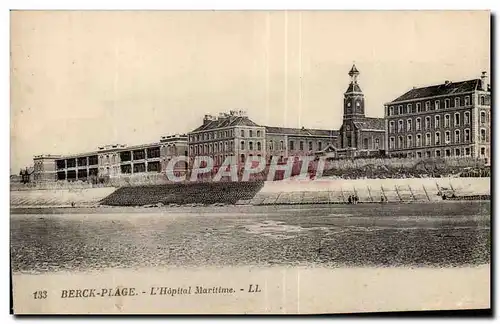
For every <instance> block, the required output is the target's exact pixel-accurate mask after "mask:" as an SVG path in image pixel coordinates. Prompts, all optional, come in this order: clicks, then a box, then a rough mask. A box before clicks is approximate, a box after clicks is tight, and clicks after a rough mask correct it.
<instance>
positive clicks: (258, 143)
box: [257, 142, 262, 151]
mask: <svg viewBox="0 0 500 324" xmlns="http://www.w3.org/2000/svg"><path fill="white" fill-rule="evenodd" d="M260 150H262V146H261V144H260V142H257V151H260Z"/></svg>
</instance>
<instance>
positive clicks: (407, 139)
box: [406, 135, 412, 148]
mask: <svg viewBox="0 0 500 324" xmlns="http://www.w3.org/2000/svg"><path fill="white" fill-rule="evenodd" d="M411 144H412V137H411V135H408V136H407V138H406V148H411Z"/></svg>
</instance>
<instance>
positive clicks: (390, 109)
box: [389, 106, 394, 116]
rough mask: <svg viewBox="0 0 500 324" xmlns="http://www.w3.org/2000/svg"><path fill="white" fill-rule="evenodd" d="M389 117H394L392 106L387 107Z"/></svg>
mask: <svg viewBox="0 0 500 324" xmlns="http://www.w3.org/2000/svg"><path fill="white" fill-rule="evenodd" d="M389 116H394V106H390V107H389Z"/></svg>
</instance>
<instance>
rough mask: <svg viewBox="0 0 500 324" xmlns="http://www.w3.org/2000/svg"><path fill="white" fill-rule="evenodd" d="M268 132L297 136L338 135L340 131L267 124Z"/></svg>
mask: <svg viewBox="0 0 500 324" xmlns="http://www.w3.org/2000/svg"><path fill="white" fill-rule="evenodd" d="M266 133H268V134H269V133H270V134H286V135H296V136H337V135H338V134H339V131H337V130H328V129H310V128H289V127H272V126H266Z"/></svg>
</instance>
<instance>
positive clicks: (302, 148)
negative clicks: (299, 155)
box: [299, 141, 304, 151]
mask: <svg viewBox="0 0 500 324" xmlns="http://www.w3.org/2000/svg"><path fill="white" fill-rule="evenodd" d="M299 150H301V151H303V150H304V142H303V141H300V142H299Z"/></svg>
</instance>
